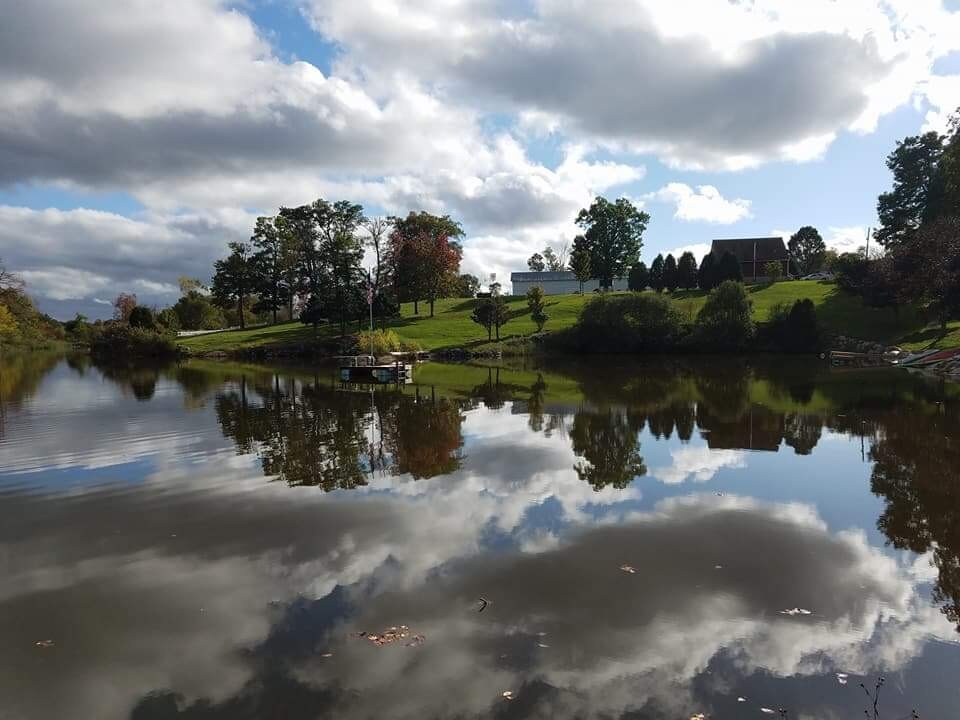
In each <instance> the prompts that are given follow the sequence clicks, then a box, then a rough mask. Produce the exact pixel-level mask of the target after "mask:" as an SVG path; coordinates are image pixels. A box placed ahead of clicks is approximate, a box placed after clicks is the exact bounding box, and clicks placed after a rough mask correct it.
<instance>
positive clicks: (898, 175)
mask: <svg viewBox="0 0 960 720" xmlns="http://www.w3.org/2000/svg"><path fill="white" fill-rule="evenodd" d="M943 150H944V147H943V137H942V136H941V135H940V134H939V133H936V132H928V133H924V134H923V135H914V136H911V137H906V138H904V139H903V140H901V141H900V142H898V143H897V147H896V149H895V150H894V151H893V152H892V153H890V155H889V156H888V157H887V167H888V168H890V170H891V172H893V189H892V190H891V191H890V192H885V193H883V194H881V195H880V197H879V199H878V200H877V215H878V216H879V217H880V224H881V227H880V228H879V229H878V230H877V231H876V233H874V238H876V240H877V242H878V243H880V244H881V245H883V246H884V247H887V248H891V247H894V246H897V245H902V244H904V243H906V242H908V241H909V240H910V239H912V237H913V235H914V234H915V233H916V231H917V230H918V229H919V228H920V226H921V225H922V224H923V223H925V222H927V221H929V220H932V219H933V218H935V217H937V216H938V215H939V214H940V211H941V209H942V207H943V203H944V199H945V195H946V182H945V178H944V177H943V174H942V173H941V172H940V167H939V165H940V160H941V158H942V157H943Z"/></svg>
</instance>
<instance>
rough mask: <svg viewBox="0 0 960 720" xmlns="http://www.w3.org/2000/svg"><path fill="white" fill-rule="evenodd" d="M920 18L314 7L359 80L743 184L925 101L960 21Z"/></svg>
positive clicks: (678, 8) (861, 9)
mask: <svg viewBox="0 0 960 720" xmlns="http://www.w3.org/2000/svg"><path fill="white" fill-rule="evenodd" d="M914 5H915V4H913V3H911V4H909V6H908V4H907V3H905V2H903V1H901V0H898V1H895V2H862V3H856V4H851V3H834V2H828V0H817V1H816V2H811V3H802V4H801V3H790V2H783V1H780V0H769V1H764V2H756V3H723V2H717V3H710V4H704V3H702V2H697V3H694V2H689V1H685V2H677V3H669V4H667V3H659V2H654V1H653V0H637V1H636V2H634V3H631V4H630V5H629V6H628V7H624V5H623V4H622V3H618V2H613V0H604V1H603V2H593V3H582V2H577V1H576V0H544V1H542V2H537V3H534V4H532V6H523V7H522V9H514V10H513V16H512V17H506V18H505V17H503V15H502V13H503V6H502V4H500V3H489V4H488V3H479V2H470V1H463V2H445V1H444V2H440V1H439V0H424V2H420V3H417V5H416V6H415V8H413V9H408V8H406V7H405V8H404V12H403V13H400V12H399V11H398V6H395V5H394V4H391V3H374V2H370V1H369V0H367V1H365V2H355V1H354V0H350V1H349V2H348V1H347V0H313V1H312V2H311V3H309V7H310V8H311V17H312V19H313V21H314V23H315V24H316V26H317V28H318V29H319V30H320V31H321V32H322V33H324V34H325V35H326V36H327V37H329V38H330V39H333V40H336V41H338V42H341V43H343V44H344V46H345V47H346V48H347V51H346V52H345V54H344V57H342V58H341V59H340V65H339V66H340V68H341V69H342V71H343V72H345V73H354V74H357V75H360V74H363V73H367V74H371V73H372V74H374V75H377V76H381V77H382V76H386V77H395V76H398V75H408V76H419V77H437V76H440V77H443V78H444V79H445V80H446V85H445V86H446V87H450V88H452V89H451V92H458V93H459V94H458V97H459V98H470V97H474V98H476V97H480V98H482V99H483V100H484V101H485V102H499V103H506V104H508V105H509V106H510V107H511V108H513V109H514V110H516V111H517V112H519V113H521V114H522V117H523V118H524V121H525V124H526V126H527V127H530V128H539V129H540V130H543V131H557V130H563V131H566V132H569V133H579V134H581V135H583V136H589V137H592V138H594V139H597V140H599V141H601V142H605V143H611V144H618V143H619V144H620V145H621V146H626V147H633V148H637V149H643V150H648V151H654V152H657V153H658V154H660V155H661V157H662V158H664V159H665V160H666V161H668V162H670V163H672V164H675V165H683V166H688V167H698V168H728V169H731V168H743V167H749V166H754V165H757V164H759V163H761V162H763V161H765V160H770V159H776V158H781V159H791V160H804V159H810V158H813V157H817V156H819V155H820V154H822V152H823V150H824V149H825V147H826V146H827V145H829V143H830V142H832V140H833V138H834V137H836V135H837V134H838V133H839V132H840V131H842V130H844V129H847V128H852V129H856V130H869V129H872V127H873V126H874V125H875V124H876V121H877V119H878V118H879V117H880V116H881V115H882V114H884V113H887V112H890V111H891V110H892V109H894V108H895V107H897V106H899V105H901V104H903V103H904V102H906V101H908V100H909V99H910V97H911V95H912V94H913V93H915V92H918V93H920V94H921V95H922V93H923V92H924V86H923V82H924V80H925V79H926V78H927V77H928V76H929V73H930V67H931V64H932V59H933V58H934V57H937V56H939V55H942V54H944V53H946V52H948V51H949V48H951V47H953V46H955V45H956V40H955V37H956V35H954V39H952V40H951V39H950V29H951V28H952V29H956V28H957V26H958V20H957V16H956V15H955V14H951V13H948V12H946V11H944V10H943V9H942V8H939V7H935V4H934V3H925V4H924V7H923V8H922V9H918V10H914ZM718 27H722V28H723V29H724V30H723V32H719V33H718V32H717V31H716V29H717V28H718ZM598 47H603V48H605V49H606V51H605V52H603V53H597V52H596V48H598ZM545 77H555V78H562V80H561V81H558V82H544V78H545ZM622 78H643V81H642V82H622V81H621V79H622Z"/></svg>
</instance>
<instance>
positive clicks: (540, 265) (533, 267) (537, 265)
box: [527, 253, 547, 273]
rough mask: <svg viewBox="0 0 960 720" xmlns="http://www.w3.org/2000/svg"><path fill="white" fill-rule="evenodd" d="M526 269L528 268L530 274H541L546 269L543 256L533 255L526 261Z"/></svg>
mask: <svg viewBox="0 0 960 720" xmlns="http://www.w3.org/2000/svg"><path fill="white" fill-rule="evenodd" d="M527 267H528V268H530V272H538V273H539V272H543V271H544V270H546V269H547V265H546V263H545V262H544V261H543V255H541V254H540V253H534V254H533V255H531V256H530V258H529V259H528V260H527Z"/></svg>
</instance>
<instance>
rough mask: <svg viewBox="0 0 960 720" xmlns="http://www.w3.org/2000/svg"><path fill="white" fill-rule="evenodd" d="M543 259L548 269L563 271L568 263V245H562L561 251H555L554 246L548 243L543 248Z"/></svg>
mask: <svg viewBox="0 0 960 720" xmlns="http://www.w3.org/2000/svg"><path fill="white" fill-rule="evenodd" d="M543 261H544V262H545V263H546V264H547V270H549V271H550V272H563V271H564V269H565V268H566V264H567V245H566V243H564V244H563V246H561V248H560V251H559V252H555V251H554V249H553V248H552V247H550V246H549V245H547V246H546V247H545V248H544V249H543Z"/></svg>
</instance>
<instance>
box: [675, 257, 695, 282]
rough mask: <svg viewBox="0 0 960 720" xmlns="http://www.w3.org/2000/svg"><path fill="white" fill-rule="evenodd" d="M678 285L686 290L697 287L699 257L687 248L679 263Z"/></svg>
mask: <svg viewBox="0 0 960 720" xmlns="http://www.w3.org/2000/svg"><path fill="white" fill-rule="evenodd" d="M677 286H678V287H682V288H683V289H684V290H693V289H694V288H695V287H697V258H696V257H694V255H693V253H692V252H690V251H689V250H687V251H686V252H685V253H683V255H681V256H680V260H679V262H678V263H677Z"/></svg>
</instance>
